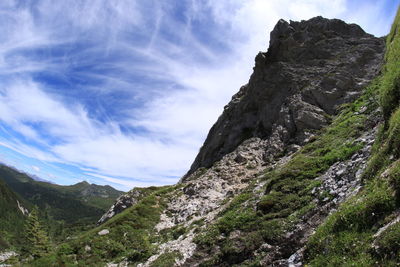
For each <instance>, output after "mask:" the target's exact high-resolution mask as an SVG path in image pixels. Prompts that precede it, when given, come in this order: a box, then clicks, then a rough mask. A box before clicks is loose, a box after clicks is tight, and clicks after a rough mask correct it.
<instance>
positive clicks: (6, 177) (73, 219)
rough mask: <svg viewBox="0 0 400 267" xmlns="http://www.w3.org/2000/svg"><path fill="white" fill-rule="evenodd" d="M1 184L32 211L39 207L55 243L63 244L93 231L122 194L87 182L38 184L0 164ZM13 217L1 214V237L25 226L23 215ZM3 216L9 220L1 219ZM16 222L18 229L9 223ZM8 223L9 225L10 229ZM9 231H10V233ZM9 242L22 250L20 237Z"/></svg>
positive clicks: (46, 227) (45, 227)
mask: <svg viewBox="0 0 400 267" xmlns="http://www.w3.org/2000/svg"><path fill="white" fill-rule="evenodd" d="M0 181H2V183H3V181H4V183H3V184H4V185H7V187H8V188H9V189H10V190H12V191H13V192H15V195H16V196H18V199H19V202H20V203H24V204H23V206H24V207H26V208H28V209H30V208H31V207H33V206H34V205H36V206H38V208H39V218H40V219H41V220H42V221H43V224H44V229H45V230H46V231H47V232H48V233H49V235H50V237H51V239H52V241H54V242H60V241H62V240H65V238H67V237H68V236H71V235H74V234H76V233H79V232H81V231H85V230H89V229H91V228H93V227H94V226H95V223H96V222H97V220H98V219H99V218H100V217H101V216H102V215H103V214H104V213H105V212H106V211H107V210H108V208H109V207H110V206H111V205H112V204H113V203H114V201H115V199H116V198H117V197H118V196H119V195H120V194H121V193H122V192H120V191H117V190H115V189H113V188H112V187H110V186H98V185H90V184H88V183H87V182H81V183H78V184H75V185H72V186H60V185H55V184H51V183H46V182H40V181H35V180H33V179H32V178H31V177H29V176H28V175H26V174H24V173H20V172H18V171H16V170H15V169H12V168H10V167H7V166H5V165H0ZM13 203H14V204H13V208H15V211H18V212H19V209H18V207H17V206H16V205H17V204H16V201H13ZM4 207H6V205H4ZM14 213H15V212H14ZM12 214H13V213H12V212H9V215H5V214H4V213H2V215H0V222H2V223H1V225H3V226H2V227H1V228H0V229H2V228H3V229H4V230H3V233H4V235H2V236H5V237H7V236H8V235H10V234H11V235H12V233H15V234H14V235H19V234H18V232H19V231H21V229H22V226H21V225H22V223H20V222H21V220H24V218H23V216H22V217H21V215H22V214H21V215H18V216H19V217H21V218H20V219H19V220H18V219H17V218H14V219H12V220H11V221H10V219H9V218H8V217H9V216H14V215H12ZM2 217H7V218H4V220H2ZM14 217H15V216H14ZM14 220H15V222H16V225H15V226H13V225H11V224H10V223H9V222H13V221H14ZM3 222H4V223H3ZM8 224H10V226H7V225H8ZM10 227H11V228H10ZM6 228H10V229H9V230H10V231H8V230H7V229H6ZM8 232H10V233H8ZM2 239H5V238H2ZM7 240H8V241H9V243H11V245H12V246H14V247H15V248H17V249H18V247H20V245H19V243H18V242H19V241H18V240H20V238H19V239H18V238H16V239H15V238H11V237H10V238H7ZM0 243H4V242H0Z"/></svg>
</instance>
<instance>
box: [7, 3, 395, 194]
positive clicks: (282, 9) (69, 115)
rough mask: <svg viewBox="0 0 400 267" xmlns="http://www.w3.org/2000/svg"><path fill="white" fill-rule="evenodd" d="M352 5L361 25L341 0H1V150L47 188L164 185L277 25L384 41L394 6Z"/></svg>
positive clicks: (188, 158) (180, 170)
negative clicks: (322, 19)
mask: <svg viewBox="0 0 400 267" xmlns="http://www.w3.org/2000/svg"><path fill="white" fill-rule="evenodd" d="M356 2H357V4H358V10H363V12H362V14H364V13H367V14H368V16H367V18H366V17H363V16H361V15H360V14H361V13H360V12H355V10H354V7H353V5H354V1H345V0H329V1H327V0H308V1H289V0H283V1H282V0H279V1H278V0H276V1H275V0H274V1H265V0H247V1H244V0H234V1H229V0H223V1H211V0H209V1H208V0H191V1H190V0H185V1H167V2H165V1H164V2H160V1H105V0H95V1H90V2H87V1H83V0H69V1H57V2H56V3H55V2H54V1H49V0H40V1H12V0H9V1H2V2H1V3H0V15H1V16H0V30H1V31H2V36H1V37H0V79H1V80H0V126H1V127H0V142H1V143H0V144H1V146H3V147H7V149H11V150H13V151H16V153H20V154H23V155H25V156H26V157H30V158H36V159H38V160H40V161H41V162H42V164H43V165H46V166H47V167H42V166H39V165H37V163H35V166H37V167H38V168H40V169H41V170H43V171H42V173H46V172H48V177H44V178H46V179H50V180H53V181H54V182H62V183H68V182H75V181H76V180H77V179H78V180H79V179H87V177H90V180H91V181H94V182H97V183H102V184H104V183H111V184H113V185H114V186H116V187H119V188H123V189H129V187H132V186H135V185H136V186H139V185H156V184H168V183H173V182H174V181H177V180H178V178H179V176H181V175H182V174H184V172H185V171H186V170H187V169H188V168H189V165H190V163H191V162H192V160H193V159H194V157H195V155H196V153H197V151H198V149H199V147H200V145H201V143H202V142H203V140H204V138H205V135H206V134H207V131H208V129H209V128H210V127H211V125H212V123H213V122H214V121H215V120H216V118H217V116H218V115H219V114H220V113H221V112H222V108H223V106H224V105H225V104H226V103H227V102H228V101H229V99H230V97H231V95H232V94H233V93H235V92H236V91H237V90H238V89H239V87H240V86H241V85H242V84H244V83H246V82H247V80H248V77H249V75H250V73H251V70H252V66H253V59H254V56H255V55H256V53H257V52H258V51H259V50H266V48H267V43H268V35H269V31H271V30H272V27H273V26H274V24H275V23H276V21H277V20H278V19H280V18H284V19H293V20H299V19H308V18H310V17H312V16H316V15H323V16H326V17H340V18H343V19H346V20H348V21H350V22H358V23H361V25H362V26H363V27H364V28H365V29H366V30H367V31H373V33H374V34H377V35H383V34H385V33H386V32H387V30H388V28H389V26H390V23H391V19H392V17H393V15H394V11H393V10H394V9H395V8H393V10H392V9H390V8H388V7H395V6H396V5H397V4H398V1H380V2H379V3H377V2H375V1H356ZM394 2H397V3H394ZM377 21H378V22H379V23H377ZM377 24H378V25H379V27H377ZM0 151H1V150H0ZM26 161H27V160H26ZM32 165H33V164H25V163H24V164H21V168H24V167H23V166H28V167H29V168H31V166H32ZM49 165H54V166H56V167H57V168H56V169H57V171H54V172H52V171H51V170H50V169H49V168H48V166H49ZM28 167H27V168H28ZM46 168H47V169H46ZM62 168H64V169H68V171H69V172H68V173H63V174H61V173H62V172H61V171H60V169H62ZM52 170H53V169H52ZM27 171H29V170H27ZM68 174H70V175H71V178H68V177H63V179H61V178H60V177H59V178H56V177H57V175H64V176H67V175H68ZM57 179H58V180H57ZM88 179H89V178H88ZM61 180H62V181H61Z"/></svg>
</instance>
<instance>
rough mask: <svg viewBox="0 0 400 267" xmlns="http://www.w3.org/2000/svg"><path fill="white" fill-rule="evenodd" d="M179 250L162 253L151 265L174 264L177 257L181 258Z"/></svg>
mask: <svg viewBox="0 0 400 267" xmlns="http://www.w3.org/2000/svg"><path fill="white" fill-rule="evenodd" d="M181 257H182V255H180V254H179V253H178V252H166V253H164V254H162V255H160V256H159V257H158V258H157V259H156V260H155V261H154V262H153V263H152V264H151V265H150V267H171V266H174V263H175V259H179V258H181Z"/></svg>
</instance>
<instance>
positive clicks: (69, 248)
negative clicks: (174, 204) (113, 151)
mask: <svg viewBox="0 0 400 267" xmlns="http://www.w3.org/2000/svg"><path fill="white" fill-rule="evenodd" d="M177 188H179V186H164V187H150V188H147V189H143V190H148V191H149V192H148V195H147V196H146V197H144V198H143V199H141V200H140V201H139V202H138V203H137V204H136V205H134V206H132V207H130V208H128V209H126V210H125V211H124V212H122V213H120V214H117V215H116V216H114V217H113V218H111V219H110V220H108V221H107V222H106V223H104V224H102V225H100V226H98V227H97V228H94V229H92V230H90V231H88V232H86V233H84V234H81V235H79V236H77V237H73V238H72V239H71V241H68V242H66V243H64V244H61V245H60V246H59V247H58V248H57V249H56V250H55V251H53V253H52V254H51V255H49V256H48V257H46V258H42V259H39V260H37V261H35V262H32V263H31V265H32V266H76V265H78V266H102V264H105V263H107V262H111V261H115V262H119V261H121V260H122V259H123V258H127V259H128V260H129V261H130V262H142V261H145V260H146V259H147V258H149V257H150V256H151V255H152V254H153V253H154V252H156V246H155V245H154V244H153V243H154V242H157V241H159V240H161V239H163V238H165V237H164V236H162V235H158V234H156V233H155V231H154V226H155V225H156V224H157V222H158V221H159V218H160V214H161V212H162V211H163V210H164V209H165V207H166V203H167V202H168V199H170V198H172V197H174V194H176V193H177V192H178V190H176V189H177ZM103 229H108V230H109V231H110V233H109V234H107V235H103V236H100V235H98V232H99V231H101V230H103ZM165 234H167V233H165ZM88 247H90V249H88ZM85 248H86V249H85Z"/></svg>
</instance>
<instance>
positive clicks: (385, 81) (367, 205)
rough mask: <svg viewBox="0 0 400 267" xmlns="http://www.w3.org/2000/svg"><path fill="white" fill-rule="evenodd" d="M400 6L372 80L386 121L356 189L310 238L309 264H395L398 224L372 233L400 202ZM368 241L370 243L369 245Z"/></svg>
mask: <svg viewBox="0 0 400 267" xmlns="http://www.w3.org/2000/svg"><path fill="white" fill-rule="evenodd" d="M399 30H400V9H399V11H398V13H397V17H396V19H395V22H394V24H393V26H392V30H391V32H390V34H389V35H388V37H387V51H386V55H385V61H386V62H385V67H384V70H383V74H382V76H381V77H380V79H379V80H378V83H377V92H379V93H380V104H381V107H382V111H383V115H384V118H385V123H384V125H383V126H382V127H381V129H380V131H379V134H378V136H377V139H376V141H375V144H374V147H373V154H372V157H371V160H370V162H369V165H368V168H367V170H366V172H365V174H364V176H363V180H364V183H365V186H364V188H363V190H362V191H361V192H359V193H358V194H357V195H356V196H354V197H353V198H351V199H350V200H348V201H347V202H346V203H344V204H343V205H342V206H341V207H340V209H339V210H338V211H337V212H336V213H334V214H332V215H331V216H330V217H328V219H327V220H326V222H325V223H324V224H323V225H321V226H320V227H319V228H318V229H317V231H316V233H315V235H313V236H312V238H311V239H310V241H309V243H308V245H307V250H306V257H307V261H308V263H309V264H310V265H311V266H323V265H328V266H343V265H347V266H398V264H399V263H400V259H399V247H400V246H399V244H400V224H399V222H397V223H395V224H393V225H392V226H390V227H389V228H388V229H386V230H385V231H383V232H382V233H381V234H380V235H379V236H377V237H375V236H374V235H375V234H376V233H377V231H378V229H379V228H380V227H382V226H384V225H385V224H387V223H388V222H390V221H392V220H393V219H394V218H393V216H394V214H395V213H394V211H395V210H397V209H398V208H399V206H400V198H399V196H400V161H399V160H398V159H399V158H400V32H399ZM371 244H373V246H372V245H371Z"/></svg>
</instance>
